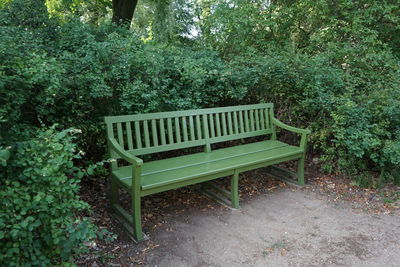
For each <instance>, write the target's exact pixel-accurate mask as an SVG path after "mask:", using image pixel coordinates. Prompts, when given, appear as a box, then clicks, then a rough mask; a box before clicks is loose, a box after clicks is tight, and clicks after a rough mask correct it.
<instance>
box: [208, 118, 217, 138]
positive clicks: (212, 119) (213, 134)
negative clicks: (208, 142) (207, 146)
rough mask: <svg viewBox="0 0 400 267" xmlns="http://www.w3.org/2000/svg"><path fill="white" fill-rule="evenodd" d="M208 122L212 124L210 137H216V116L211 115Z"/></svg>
mask: <svg viewBox="0 0 400 267" xmlns="http://www.w3.org/2000/svg"><path fill="white" fill-rule="evenodd" d="M208 121H209V122H210V137H215V129H214V114H209V115H208ZM217 127H218V126H217Z"/></svg>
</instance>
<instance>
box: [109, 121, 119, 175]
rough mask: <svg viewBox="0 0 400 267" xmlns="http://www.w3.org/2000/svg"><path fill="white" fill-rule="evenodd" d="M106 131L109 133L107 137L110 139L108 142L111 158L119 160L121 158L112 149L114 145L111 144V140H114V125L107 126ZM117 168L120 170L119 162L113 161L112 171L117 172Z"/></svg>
mask: <svg viewBox="0 0 400 267" xmlns="http://www.w3.org/2000/svg"><path fill="white" fill-rule="evenodd" d="M106 131H107V137H108V140H107V147H108V154H109V156H110V157H111V158H115V159H118V158H119V156H118V154H117V153H115V152H114V150H113V149H112V145H111V144H110V143H111V141H110V140H109V139H114V130H113V126H112V123H109V124H107V127H106ZM117 168H118V164H117V161H116V160H114V161H112V162H111V170H112V171H113V170H116V169H117Z"/></svg>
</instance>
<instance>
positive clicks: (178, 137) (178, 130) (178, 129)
mask: <svg viewBox="0 0 400 267" xmlns="http://www.w3.org/2000/svg"><path fill="white" fill-rule="evenodd" d="M175 139H176V143H180V142H181V141H182V140H181V127H180V123H179V117H178V118H175Z"/></svg>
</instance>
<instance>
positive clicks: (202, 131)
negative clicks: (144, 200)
mask: <svg viewBox="0 0 400 267" xmlns="http://www.w3.org/2000/svg"><path fill="white" fill-rule="evenodd" d="M271 117H273V104H272V103H267V104H257V105H245V106H232V107H222V108H209V109H195V110H184V111H173V112H160V113H148V114H136V115H126V116H112V117H106V118H105V122H106V124H107V135H108V137H111V138H115V139H116V140H117V141H118V143H119V144H120V145H121V146H122V147H123V148H124V149H125V150H127V151H129V152H130V153H132V154H133V155H136V156H138V155H144V154H150V153H156V152H163V151H169V150H175V149H182V148H188V147H195V146H205V147H206V150H207V151H209V150H210V149H211V148H210V145H211V144H213V143H218V142H224V141H230V140H236V139H241V138H247V137H254V136H260V135H266V134H272V133H273V127H272V126H271Z"/></svg>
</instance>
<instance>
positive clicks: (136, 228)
mask: <svg viewBox="0 0 400 267" xmlns="http://www.w3.org/2000/svg"><path fill="white" fill-rule="evenodd" d="M132 224H133V225H132V228H133V236H134V237H135V239H136V241H142V240H144V235H143V231H142V218H141V207H140V195H139V194H134V195H132Z"/></svg>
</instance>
